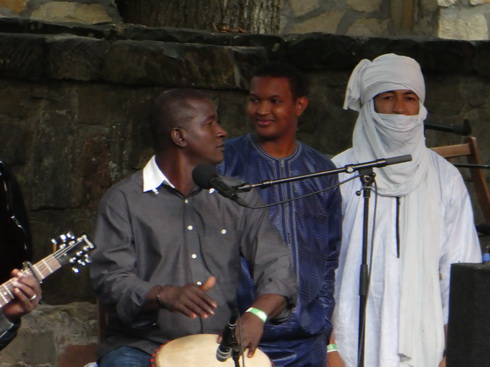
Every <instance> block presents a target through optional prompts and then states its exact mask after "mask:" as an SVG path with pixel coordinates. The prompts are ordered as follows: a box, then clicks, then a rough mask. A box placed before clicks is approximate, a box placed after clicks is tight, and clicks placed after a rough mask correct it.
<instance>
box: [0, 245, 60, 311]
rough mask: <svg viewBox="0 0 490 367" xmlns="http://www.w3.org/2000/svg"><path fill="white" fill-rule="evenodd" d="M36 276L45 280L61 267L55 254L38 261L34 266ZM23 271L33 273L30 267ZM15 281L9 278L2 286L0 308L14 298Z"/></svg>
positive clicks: (0, 289)
mask: <svg viewBox="0 0 490 367" xmlns="http://www.w3.org/2000/svg"><path fill="white" fill-rule="evenodd" d="M32 268H33V270H34V272H35V275H36V278H38V279H39V280H43V279H44V278H46V277H47V276H48V275H50V274H53V273H54V272H55V271H56V270H58V269H59V268H61V264H60V262H59V261H58V260H57V259H56V256H55V254H52V255H49V256H48V257H45V258H44V259H42V260H41V261H39V262H38V263H36V264H34V265H33V266H32ZM22 273H25V274H32V272H31V270H30V269H24V270H22ZM13 291H14V282H13V280H12V279H9V280H8V281H6V282H5V283H3V284H2V285H1V286H0V308H2V307H3V306H5V305H6V304H8V303H10V302H11V301H12V300H13V299H14V293H13Z"/></svg>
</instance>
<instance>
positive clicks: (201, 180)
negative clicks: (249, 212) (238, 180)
mask: <svg viewBox="0 0 490 367" xmlns="http://www.w3.org/2000/svg"><path fill="white" fill-rule="evenodd" d="M192 179H193V180H194V182H195V183H196V184H197V185H198V186H200V187H202V188H203V189H211V188H213V189H215V190H216V191H218V192H219V193H220V194H221V195H223V196H224V197H225V198H228V199H231V200H233V201H234V202H236V203H237V204H238V205H241V206H244V207H246V208H248V204H247V203H246V202H245V201H243V199H242V198H241V197H240V196H238V193H237V189H235V188H233V187H230V186H228V185H227V184H226V183H225V182H224V181H223V180H222V179H221V178H219V177H218V174H217V173H216V169H215V168H214V167H213V166H211V165H210V164H206V163H201V164H198V165H197V166H196V167H195V168H194V170H193V171H192Z"/></svg>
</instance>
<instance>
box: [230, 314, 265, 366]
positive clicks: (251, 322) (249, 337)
mask: <svg viewBox="0 0 490 367" xmlns="http://www.w3.org/2000/svg"><path fill="white" fill-rule="evenodd" d="M240 325H241V327H240V328H237V329H236V330H235V333H236V338H237V340H238V342H239V343H240V344H241V345H242V348H243V350H245V349H247V348H248V353H247V356H248V357H249V358H252V357H253V355H254V353H255V350H256V349H257V347H258V345H259V342H260V339H261V338H262V334H263V332H264V323H263V322H262V321H261V320H260V319H259V318H258V317H257V316H255V315H253V314H251V313H249V312H245V313H244V314H243V315H242V317H241V320H240ZM240 337H241V339H240Z"/></svg>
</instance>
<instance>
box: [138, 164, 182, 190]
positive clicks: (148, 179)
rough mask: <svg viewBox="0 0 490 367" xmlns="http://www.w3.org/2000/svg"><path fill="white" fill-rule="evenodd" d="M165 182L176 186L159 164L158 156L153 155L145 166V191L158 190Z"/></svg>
mask: <svg viewBox="0 0 490 367" xmlns="http://www.w3.org/2000/svg"><path fill="white" fill-rule="evenodd" d="M163 184H165V185H169V186H170V187H172V188H175V186H174V185H172V183H171V182H170V181H169V180H168V178H167V177H166V176H165V174H164V173H163V172H162V171H161V170H160V168H159V167H158V165H157V162H156V157H155V156H153V157H151V159H150V160H149V161H148V163H147V164H146V166H145V168H143V192H147V191H153V192H158V190H157V189H158V188H159V187H160V186H162V185H163Z"/></svg>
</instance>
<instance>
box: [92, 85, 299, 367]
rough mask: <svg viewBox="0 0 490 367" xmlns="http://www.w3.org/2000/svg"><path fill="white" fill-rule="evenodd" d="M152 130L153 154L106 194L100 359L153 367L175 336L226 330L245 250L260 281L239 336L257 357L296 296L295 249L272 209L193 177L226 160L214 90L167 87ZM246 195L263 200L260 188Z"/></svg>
mask: <svg viewBox="0 0 490 367" xmlns="http://www.w3.org/2000/svg"><path fill="white" fill-rule="evenodd" d="M150 129H151V132H152V135H153V138H154V148H155V156H153V157H152V158H151V159H150V161H149V162H148V163H147V165H146V167H145V168H144V169H143V170H142V171H139V172H137V173H135V174H133V175H132V176H130V177H129V178H127V179H126V180H124V181H122V182H121V183H119V184H117V185H115V186H114V187H112V188H111V189H110V190H109V191H108V192H107V193H106V194H105V195H104V197H103V198H102V200H101V203H100V206H99V211H98V215H97V224H96V233H95V242H96V243H97V249H96V250H95V251H94V253H93V256H92V257H93V264H92V266H91V277H92V282H93V285H94V288H95V291H96V293H97V296H98V298H99V299H100V300H101V301H102V302H103V303H104V305H105V307H106V308H107V310H108V320H109V321H108V325H107V327H106V335H105V338H104V341H103V343H102V345H101V348H100V350H99V357H100V360H99V366H100V367H115V366H117V367H125V366H127V367H129V366H145V367H147V366H149V365H150V358H151V354H152V353H154V352H155V350H156V349H157V348H158V347H159V346H160V345H161V344H164V343H166V342H167V341H169V340H173V339H176V338H179V337H183V336H187V335H193V334H201V333H220V332H221V331H222V330H223V328H224V326H225V325H226V324H227V323H228V320H229V319H230V316H231V314H232V312H233V310H234V309H235V308H236V306H237V305H236V290H237V286H238V283H239V280H240V279H239V278H240V255H242V256H243V257H244V258H246V259H247V261H248V262H249V263H250V265H251V267H252V269H253V277H254V280H255V284H256V288H257V298H256V300H255V302H254V303H253V305H252V307H251V308H250V309H249V310H248V312H245V313H244V314H243V315H242V317H241V332H240V335H237V337H238V338H239V339H240V338H241V340H240V342H241V344H242V347H243V348H249V352H248V354H249V356H251V355H253V353H254V351H255V349H256V348H257V345H258V343H259V341H260V338H261V336H262V332H263V326H264V323H265V322H267V321H268V320H270V319H275V320H276V321H280V319H281V318H283V317H284V315H287V314H288V311H289V310H290V309H291V307H292V306H293V305H294V303H295V298H296V277H295V275H294V270H293V267H292V264H291V259H290V255H289V250H288V248H287V246H286V245H285V244H284V243H283V241H282V240H281V238H280V236H279V234H278V232H277V231H276V229H275V227H274V226H273V225H272V224H271V223H270V222H269V220H268V217H267V211H265V210H263V209H259V210H254V209H249V208H245V207H242V206H239V205H237V204H236V203H235V202H233V201H231V200H229V199H227V198H224V197H223V196H221V195H219V194H218V193H217V192H216V191H214V190H212V189H211V190H204V189H200V188H199V187H197V186H196V185H195V183H194V181H193V180H192V171H193V169H194V168H195V167H196V166H197V165H198V164H200V163H207V164H212V165H214V164H217V163H219V162H220V161H222V160H223V151H224V144H223V140H224V138H225V136H226V132H225V130H224V129H223V128H222V127H221V126H220V125H219V123H218V121H217V113H216V107H215V105H214V103H213V102H212V101H211V100H210V99H209V98H207V97H206V96H204V95H203V94H201V93H200V92H197V91H195V90H190V89H175V90H170V91H167V92H164V93H162V94H161V95H160V96H158V97H157V98H156V100H155V102H154V105H153V109H152V117H151V119H150ZM222 179H223V180H224V181H225V182H227V183H228V184H229V185H233V184H237V183H238V182H237V181H236V180H234V179H232V178H224V177H223V178H222ZM243 200H245V201H246V202H247V203H248V204H249V206H250V207H256V206H260V205H261V204H262V202H261V200H260V198H259V196H258V195H256V194H255V193H253V192H251V193H247V194H244V195H243ZM237 334H238V333H237Z"/></svg>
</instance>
